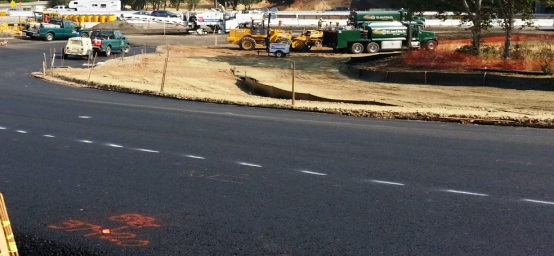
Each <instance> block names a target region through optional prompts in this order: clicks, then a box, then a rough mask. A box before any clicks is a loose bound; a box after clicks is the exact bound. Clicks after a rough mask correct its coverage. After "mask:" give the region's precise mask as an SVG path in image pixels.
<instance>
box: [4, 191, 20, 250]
mask: <svg viewBox="0 0 554 256" xmlns="http://www.w3.org/2000/svg"><path fill="white" fill-rule="evenodd" d="M0 226H1V228H0V256H19V253H18V251H17V245H16V244H15V237H14V235H13V231H12V227H11V223H10V218H9V217H8V210H7V209H6V203H5V202H4V196H3V195H2V193H0Z"/></svg>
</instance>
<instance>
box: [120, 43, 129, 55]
mask: <svg viewBox="0 0 554 256" xmlns="http://www.w3.org/2000/svg"><path fill="white" fill-rule="evenodd" d="M130 50H131V46H130V45H129V44H126V45H125V48H123V49H121V52H122V53H129V51H130Z"/></svg>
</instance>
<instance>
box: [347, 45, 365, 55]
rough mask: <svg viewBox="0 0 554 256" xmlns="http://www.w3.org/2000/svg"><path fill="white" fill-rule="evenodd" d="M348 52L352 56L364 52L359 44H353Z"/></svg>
mask: <svg viewBox="0 0 554 256" xmlns="http://www.w3.org/2000/svg"><path fill="white" fill-rule="evenodd" d="M350 52H351V53H354V54H360V53H362V52H364V45H363V44H361V43H353V44H352V45H351V46H350Z"/></svg>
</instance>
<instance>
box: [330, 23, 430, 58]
mask: <svg viewBox="0 0 554 256" xmlns="http://www.w3.org/2000/svg"><path fill="white" fill-rule="evenodd" d="M409 34H411V36H408V35H409ZM322 45H323V46H327V47H331V48H333V50H334V51H335V52H345V51H346V52H348V53H354V54H358V53H363V52H366V53H376V52H379V51H381V50H401V49H407V48H424V49H427V50H435V48H436V47H437V46H438V39H437V37H436V35H435V33H433V32H430V31H425V30H423V26H422V25H421V24H418V23H416V22H410V23H408V22H399V21H390V22H369V23H364V25H363V27H360V28H351V29H343V30H332V31H330V30H326V31H324V32H323V41H322Z"/></svg>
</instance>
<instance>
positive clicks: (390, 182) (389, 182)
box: [371, 180, 404, 186]
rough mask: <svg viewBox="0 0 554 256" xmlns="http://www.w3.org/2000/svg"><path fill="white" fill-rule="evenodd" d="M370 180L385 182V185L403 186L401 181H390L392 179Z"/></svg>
mask: <svg viewBox="0 0 554 256" xmlns="http://www.w3.org/2000/svg"><path fill="white" fill-rule="evenodd" d="M371 182H374V183H380V184H386V185H395V186H404V184H402V183H398V182H392V181H384V180H371Z"/></svg>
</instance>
